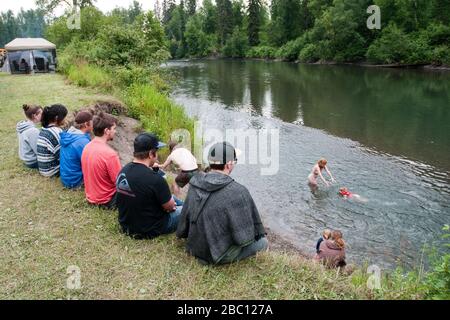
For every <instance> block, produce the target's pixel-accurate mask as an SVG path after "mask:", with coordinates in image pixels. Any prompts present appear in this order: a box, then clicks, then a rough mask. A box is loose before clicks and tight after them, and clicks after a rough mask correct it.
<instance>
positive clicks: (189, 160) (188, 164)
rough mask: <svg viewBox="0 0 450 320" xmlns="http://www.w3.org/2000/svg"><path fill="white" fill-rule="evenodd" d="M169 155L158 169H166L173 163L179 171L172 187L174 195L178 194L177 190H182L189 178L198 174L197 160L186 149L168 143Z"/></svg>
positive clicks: (174, 143)
mask: <svg viewBox="0 0 450 320" xmlns="http://www.w3.org/2000/svg"><path fill="white" fill-rule="evenodd" d="M169 149H170V155H169V156H168V157H167V160H166V162H164V164H159V165H158V167H159V168H161V169H163V170H164V169H166V168H167V167H168V166H169V165H170V164H171V163H174V164H175V165H176V166H177V167H178V168H179V170H180V172H179V173H178V175H177V177H176V178H175V183H176V185H174V188H175V190H174V191H175V194H177V193H178V192H179V189H178V188H183V187H184V186H186V185H187V184H188V183H189V181H190V180H191V178H192V177H193V176H194V175H195V174H196V173H198V165H197V159H196V158H195V157H194V156H193V154H192V153H191V152H190V151H189V150H188V149H186V148H183V147H182V146H181V145H179V144H177V143H176V142H170V143H169Z"/></svg>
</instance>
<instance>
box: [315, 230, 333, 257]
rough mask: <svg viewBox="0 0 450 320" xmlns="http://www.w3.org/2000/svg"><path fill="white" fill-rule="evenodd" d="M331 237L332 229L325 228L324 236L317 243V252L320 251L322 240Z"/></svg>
mask: <svg viewBox="0 0 450 320" xmlns="http://www.w3.org/2000/svg"><path fill="white" fill-rule="evenodd" d="M330 237H331V230H330V229H325V230H323V232H322V237H320V239H319V240H317V244H316V253H319V248H320V244H321V243H322V241H324V240H328V239H330Z"/></svg>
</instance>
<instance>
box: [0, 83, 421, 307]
mask: <svg viewBox="0 0 450 320" xmlns="http://www.w3.org/2000/svg"><path fill="white" fill-rule="evenodd" d="M0 94H1V96H2V104H1V106H0V117H1V119H2V126H1V127H0V133H1V134H0V148H1V150H2V152H1V153H0V163H1V167H0V183H1V185H2V186H3V187H2V188H0V299H73V298H76V299H367V298H396V299H400V298H420V295H418V293H417V292H418V291H417V290H415V287H414V286H412V285H411V284H409V283H408V282H403V283H402V284H401V285H399V282H392V281H391V282H387V284H386V288H388V289H386V290H382V291H379V292H371V291H370V290H369V289H367V286H366V285H365V284H366V280H367V275H365V274H364V273H362V272H360V271H357V272H356V273H355V274H354V275H353V276H351V277H349V276H344V275H338V274H336V272H335V271H329V270H325V269H324V268H322V267H321V266H318V265H315V264H314V263H312V262H311V261H308V260H305V259H304V258H302V257H300V256H296V255H293V254H292V253H283V252H276V251H269V252H265V253H262V254H259V255H258V256H257V257H254V258H250V259H247V260H245V261H242V262H239V263H235V264H232V265H228V266H221V267H212V266H201V265H200V264H198V263H197V262H196V260H195V258H192V257H190V256H188V255H187V254H186V253H185V251H184V243H183V241H181V240H178V239H177V238H176V237H175V236H174V235H169V236H163V237H160V238H157V239H154V240H145V241H137V240H133V239H131V238H129V237H127V236H124V235H123V234H121V233H120V231H119V227H118V222H117V212H109V211H103V210H101V209H97V208H93V207H90V206H88V205H87V204H86V202H85V200H84V194H83V192H82V191H68V190H65V189H64V188H63V187H62V185H61V183H60V182H59V180H57V179H48V178H44V177H41V176H40V175H39V174H38V173H37V172H35V171H31V170H29V169H26V168H24V166H23V165H22V164H21V162H20V160H19V159H18V156H17V137H16V133H15V125H16V123H17V122H18V121H19V120H21V119H22V118H23V115H22V111H21V105H22V104H23V103H36V104H42V105H47V104H51V103H63V104H65V105H66V106H68V107H69V109H71V110H75V109H79V108H81V107H83V106H85V105H87V104H90V103H92V102H93V101H96V100H99V99H100V100H101V99H108V97H105V96H103V95H101V94H99V93H98V92H95V91H94V90H91V89H86V88H79V87H75V86H71V85H68V84H66V83H65V81H64V78H63V77H62V76H59V75H40V76H1V77H0ZM110 98H111V97H110ZM163 102H164V101H163ZM155 103H159V101H156V102H155ZM71 265H76V266H78V267H79V268H80V270H81V289H78V290H69V289H67V288H66V281H67V279H68V277H69V275H68V274H67V273H66V272H67V268H68V267H69V266H71ZM389 281H390V280H389ZM388 284H389V286H388Z"/></svg>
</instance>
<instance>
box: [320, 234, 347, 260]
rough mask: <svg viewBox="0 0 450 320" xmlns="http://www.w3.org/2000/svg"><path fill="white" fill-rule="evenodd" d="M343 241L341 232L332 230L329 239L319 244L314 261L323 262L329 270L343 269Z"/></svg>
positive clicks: (344, 245)
mask: <svg viewBox="0 0 450 320" xmlns="http://www.w3.org/2000/svg"><path fill="white" fill-rule="evenodd" d="M345 247H346V244H345V241H344V239H342V232H341V231H339V230H334V231H332V232H331V239H328V240H324V241H322V242H321V243H320V246H319V250H318V252H317V255H316V257H315V259H316V260H319V261H321V262H323V263H324V264H325V265H326V266H328V267H330V268H339V267H345V266H346V262H345Z"/></svg>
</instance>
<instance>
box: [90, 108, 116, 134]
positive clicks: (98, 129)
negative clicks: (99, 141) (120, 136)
mask: <svg viewBox="0 0 450 320" xmlns="http://www.w3.org/2000/svg"><path fill="white" fill-rule="evenodd" d="M93 123H94V135H95V136H96V137H103V135H104V134H105V129H111V128H112V126H114V125H115V124H117V120H116V118H114V117H113V116H112V115H110V114H107V113H103V112H100V113H99V114H98V115H97V116H95V117H94V121H93Z"/></svg>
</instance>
